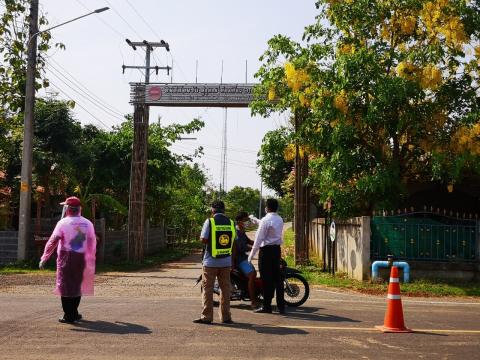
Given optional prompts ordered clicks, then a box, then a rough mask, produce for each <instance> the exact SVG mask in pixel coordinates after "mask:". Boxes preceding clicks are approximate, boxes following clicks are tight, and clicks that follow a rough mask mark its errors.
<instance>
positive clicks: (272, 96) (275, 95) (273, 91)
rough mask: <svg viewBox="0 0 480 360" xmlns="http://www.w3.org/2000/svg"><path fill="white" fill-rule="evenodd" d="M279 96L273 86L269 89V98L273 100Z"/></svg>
mask: <svg viewBox="0 0 480 360" xmlns="http://www.w3.org/2000/svg"><path fill="white" fill-rule="evenodd" d="M276 97H277V94H276V93H275V88H274V87H273V86H272V87H271V88H270V89H268V100H269V101H273V100H275V98H276Z"/></svg>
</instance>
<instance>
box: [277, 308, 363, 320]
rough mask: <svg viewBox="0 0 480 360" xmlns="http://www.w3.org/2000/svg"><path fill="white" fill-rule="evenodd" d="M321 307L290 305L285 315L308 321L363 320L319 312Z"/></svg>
mask: <svg viewBox="0 0 480 360" xmlns="http://www.w3.org/2000/svg"><path fill="white" fill-rule="evenodd" d="M321 309H322V308H317V307H309V306H302V307H298V308H293V307H288V308H287V314H286V315H285V317H287V318H291V319H299V320H308V321H328V322H354V323H358V322H361V321H360V320H354V319H351V318H347V317H343V316H336V315H329V314H321V313H318V310H321Z"/></svg>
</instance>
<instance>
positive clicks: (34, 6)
mask: <svg viewBox="0 0 480 360" xmlns="http://www.w3.org/2000/svg"><path fill="white" fill-rule="evenodd" d="M108 9H109V8H108V7H104V8H101V9H97V10H94V11H92V12H90V13H88V14H85V15H82V16H79V17H76V18H74V19H71V20H68V21H65V22H63V23H61V24H58V25H55V26H52V27H50V28H48V29H45V30H41V31H39V30H38V0H32V1H31V7H30V24H29V38H28V42H27V74H26V85H25V110H24V123H23V153H22V171H21V181H20V208H19V210H18V248H17V259H18V260H25V259H26V258H27V239H28V238H29V234H30V225H31V224H30V217H31V214H30V212H31V200H32V199H31V188H32V142H33V110H34V106H35V68H36V61H37V37H38V35H40V34H42V33H44V32H46V31H50V30H52V29H55V28H57V27H60V26H62V25H65V24H68V23H71V22H73V21H76V20H78V19H81V18H84V17H86V16H89V15H92V14H98V13H101V12H103V11H106V10H108Z"/></svg>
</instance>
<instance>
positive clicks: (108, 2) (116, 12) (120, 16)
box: [105, 0, 143, 39]
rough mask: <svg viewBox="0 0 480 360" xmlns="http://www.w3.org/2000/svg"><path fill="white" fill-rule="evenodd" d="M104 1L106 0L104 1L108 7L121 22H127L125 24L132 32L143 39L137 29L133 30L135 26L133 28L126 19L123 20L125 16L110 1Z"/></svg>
mask: <svg viewBox="0 0 480 360" xmlns="http://www.w3.org/2000/svg"><path fill="white" fill-rule="evenodd" d="M105 1H106V3H107V4H108V5H109V6H110V8H111V9H112V10H113V11H114V12H115V14H117V15H118V17H119V18H120V19H122V20H123V22H124V23H125V24H127V26H128V27H129V28H130V29H132V31H133V32H134V34H135V35H137V36H138V38H139V39H143V37H142V36H141V35H140V34H139V33H138V32H137V30H135V28H134V27H133V26H132V25H130V23H129V22H128V21H127V20H125V18H124V17H123V16H122V15H121V14H120V13H119V12H118V11H117V10H116V9H115V8H114V7H113V6H112V4H110V1H108V0H105Z"/></svg>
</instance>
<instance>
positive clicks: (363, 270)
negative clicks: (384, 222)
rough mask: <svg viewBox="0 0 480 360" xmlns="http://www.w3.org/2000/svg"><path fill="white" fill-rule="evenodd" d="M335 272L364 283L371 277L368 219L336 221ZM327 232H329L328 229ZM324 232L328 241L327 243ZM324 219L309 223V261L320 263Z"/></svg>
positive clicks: (366, 217)
mask: <svg viewBox="0 0 480 360" xmlns="http://www.w3.org/2000/svg"><path fill="white" fill-rule="evenodd" d="M335 225H336V230H337V237H336V240H335V241H336V257H337V271H340V272H344V273H347V274H348V275H349V276H350V277H351V278H354V279H357V280H366V279H368V278H369V277H370V217H368V216H363V217H357V218H352V219H348V220H342V221H335ZM327 230H328V229H327ZM328 234H329V232H327V241H330V238H329V235H328ZM324 236H325V219H323V218H317V219H314V220H313V221H312V222H311V223H310V236H309V239H308V243H309V252H310V257H315V258H317V259H320V260H323V244H324Z"/></svg>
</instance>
